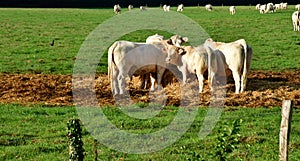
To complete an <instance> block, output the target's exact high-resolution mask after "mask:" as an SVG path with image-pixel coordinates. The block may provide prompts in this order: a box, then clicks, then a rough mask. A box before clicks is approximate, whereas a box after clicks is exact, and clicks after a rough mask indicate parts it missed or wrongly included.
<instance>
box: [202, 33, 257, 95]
mask: <svg viewBox="0 0 300 161" xmlns="http://www.w3.org/2000/svg"><path fill="white" fill-rule="evenodd" d="M205 45H207V46H210V47H211V48H212V49H214V50H219V51H220V52H222V54H224V57H225V62H226V68H228V69H229V70H230V71H231V73H232V75H233V79H234V82H235V93H236V94H238V93H241V92H243V91H244V90H245V88H246V82H247V75H248V72H249V70H250V65H251V60H252V48H251V47H250V46H248V45H247V44H246V41H245V40H244V39H240V40H237V41H234V42H230V43H223V42H215V41H213V40H212V39H207V40H206V41H205ZM228 74H229V73H227V75H228Z"/></svg>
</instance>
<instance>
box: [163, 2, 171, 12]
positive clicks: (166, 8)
mask: <svg viewBox="0 0 300 161" xmlns="http://www.w3.org/2000/svg"><path fill="white" fill-rule="evenodd" d="M163 9H164V11H165V12H170V6H169V5H166V4H165V5H164V6H163Z"/></svg>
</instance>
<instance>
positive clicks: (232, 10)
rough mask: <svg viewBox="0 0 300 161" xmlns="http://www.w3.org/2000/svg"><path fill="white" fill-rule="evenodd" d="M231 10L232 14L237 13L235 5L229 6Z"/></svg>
mask: <svg viewBox="0 0 300 161" xmlns="http://www.w3.org/2000/svg"><path fill="white" fill-rule="evenodd" d="M229 12H230V14H231V15H234V14H235V6H230V7H229Z"/></svg>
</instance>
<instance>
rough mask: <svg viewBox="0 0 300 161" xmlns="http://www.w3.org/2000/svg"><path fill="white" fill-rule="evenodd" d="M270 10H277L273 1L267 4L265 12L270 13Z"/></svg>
mask: <svg viewBox="0 0 300 161" xmlns="http://www.w3.org/2000/svg"><path fill="white" fill-rule="evenodd" d="M268 12H270V13H273V12H275V6H274V4H273V3H268V4H267V7H266V11H265V13H268Z"/></svg>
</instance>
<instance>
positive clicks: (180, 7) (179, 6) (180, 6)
mask: <svg viewBox="0 0 300 161" xmlns="http://www.w3.org/2000/svg"><path fill="white" fill-rule="evenodd" d="M177 11H178V12H182V11H183V4H180V5H178V7H177Z"/></svg>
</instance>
